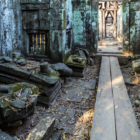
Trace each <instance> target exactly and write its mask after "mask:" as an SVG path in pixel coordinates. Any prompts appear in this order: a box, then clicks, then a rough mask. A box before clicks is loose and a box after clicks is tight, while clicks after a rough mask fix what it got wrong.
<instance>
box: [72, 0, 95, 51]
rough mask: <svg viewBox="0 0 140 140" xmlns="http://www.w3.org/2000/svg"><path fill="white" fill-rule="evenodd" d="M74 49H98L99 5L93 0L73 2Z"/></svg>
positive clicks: (76, 0)
mask: <svg viewBox="0 0 140 140" xmlns="http://www.w3.org/2000/svg"><path fill="white" fill-rule="evenodd" d="M72 3H73V33H74V36H73V42H74V44H73V45H74V47H75V48H76V47H80V48H87V49H89V50H92V49H94V48H96V47H97V41H96V40H97V39H98V35H97V34H96V33H98V32H97V31H98V27H97V22H98V20H97V18H98V3H97V2H95V1H92V0H73V2H72Z"/></svg>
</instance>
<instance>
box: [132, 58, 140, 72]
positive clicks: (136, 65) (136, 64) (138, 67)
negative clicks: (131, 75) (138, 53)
mask: <svg viewBox="0 0 140 140" xmlns="http://www.w3.org/2000/svg"><path fill="white" fill-rule="evenodd" d="M132 68H133V70H134V71H135V72H137V73H140V59H137V60H135V61H133V62H132Z"/></svg>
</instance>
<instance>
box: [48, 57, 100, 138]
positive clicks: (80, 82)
mask: <svg viewBox="0 0 140 140" xmlns="http://www.w3.org/2000/svg"><path fill="white" fill-rule="evenodd" d="M99 65H100V60H99V59H96V60H95V65H94V66H87V68H86V69H85V72H84V77H83V78H66V79H65V80H64V85H63V87H62V92H61V94H60V96H59V97H58V98H57V99H56V101H55V102H54V103H53V105H52V106H51V107H50V108H49V109H48V110H47V114H49V115H52V117H55V118H56V124H55V130H56V132H59V131H62V138H61V139H62V140H89V138H90V131H91V127H92V120H93V115H94V105H95V99H96V88H97V83H98V74H99Z"/></svg>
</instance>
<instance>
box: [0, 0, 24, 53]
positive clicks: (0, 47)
mask: <svg viewBox="0 0 140 140" xmlns="http://www.w3.org/2000/svg"><path fill="white" fill-rule="evenodd" d="M20 12H21V10H20V0H18V1H17V0H10V1H9V0H0V55H11V52H12V51H13V50H22V29H21V27H22V26H21V13H20Z"/></svg>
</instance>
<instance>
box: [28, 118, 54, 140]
mask: <svg viewBox="0 0 140 140" xmlns="http://www.w3.org/2000/svg"><path fill="white" fill-rule="evenodd" d="M54 122H55V119H54V118H51V117H45V118H43V119H42V120H40V121H39V123H38V124H37V126H35V128H33V130H32V131H31V132H30V133H29V135H28V136H27V138H26V140H47V139H49V137H50V136H51V133H52V128H53V126H54Z"/></svg>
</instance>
